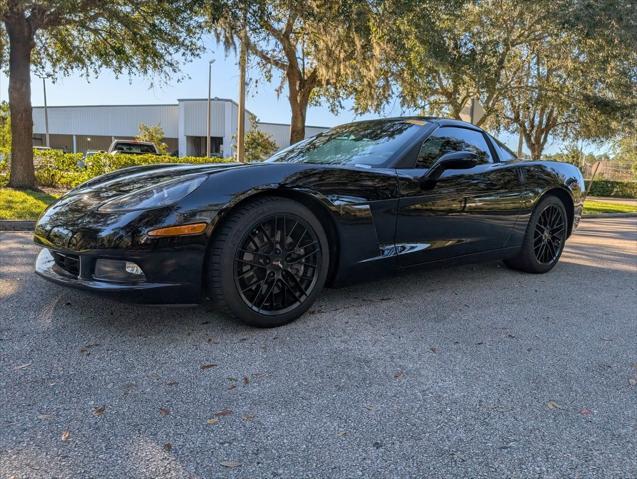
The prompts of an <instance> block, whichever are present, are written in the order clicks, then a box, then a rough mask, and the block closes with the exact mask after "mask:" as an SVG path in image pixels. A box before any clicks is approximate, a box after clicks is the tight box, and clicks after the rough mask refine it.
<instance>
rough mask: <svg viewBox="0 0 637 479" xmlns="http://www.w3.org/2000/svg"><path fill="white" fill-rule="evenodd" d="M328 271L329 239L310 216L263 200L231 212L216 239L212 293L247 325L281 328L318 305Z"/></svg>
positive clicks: (282, 201)
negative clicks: (315, 303) (317, 301)
mask: <svg viewBox="0 0 637 479" xmlns="http://www.w3.org/2000/svg"><path fill="white" fill-rule="evenodd" d="M328 265H329V248H328V241H327V236H326V234H325V231H324V229H323V227H322V226H321V223H320V222H319V221H318V220H317V219H316V217H315V216H314V215H313V214H312V212H311V211H310V210H309V209H307V208H306V207H305V206H303V205H302V204H300V203H298V202H296V201H292V200H289V199H286V198H277V197H267V198H261V199H257V200H254V201H251V202H250V203H248V204H246V205H244V206H242V207H240V208H239V209H238V210H237V211H234V212H232V213H231V216H230V217H229V218H228V219H227V220H226V221H224V223H223V224H222V225H221V228H220V230H219V231H218V232H217V233H216V234H215V237H214V239H213V243H212V245H211V251H210V255H209V263H208V291H209V294H210V296H211V298H212V299H213V301H214V302H215V303H217V304H219V305H221V306H222V307H223V308H224V309H225V310H226V311H227V312H229V313H230V314H231V315H233V316H235V317H237V318H239V319H240V320H241V321H243V322H245V323H247V324H249V325H252V326H257V327H274V326H281V325H283V324H286V323H289V322H290V321H293V320H294V319H296V318H298V317H299V316H301V315H302V314H303V313H304V312H305V311H307V309H308V308H309V307H310V306H311V304H312V303H313V302H314V301H315V299H316V297H317V296H318V294H319V293H320V291H321V289H322V288H323V285H324V284H325V279H326V277H327V270H328Z"/></svg>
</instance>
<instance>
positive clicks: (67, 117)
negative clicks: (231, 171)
mask: <svg viewBox="0 0 637 479" xmlns="http://www.w3.org/2000/svg"><path fill="white" fill-rule="evenodd" d="M207 109H208V101H207V99H182V100H177V104H166V105H96V106H49V107H48V108H47V110H48V117H49V138H50V141H49V142H50V146H51V147H52V148H57V149H62V150H64V151H68V152H85V151H86V150H106V149H108V147H109V145H110V144H111V142H112V141H113V140H114V139H116V138H118V139H132V138H134V137H135V136H136V135H137V133H138V132H139V125H140V124H141V123H143V124H145V125H149V126H151V125H159V126H161V128H162V129H163V130H164V134H165V136H166V138H165V140H164V141H165V142H166V144H167V145H168V150H169V151H170V152H171V153H172V152H177V153H178V154H179V156H204V155H205V154H206V129H207V122H206V113H207ZM237 115H238V105H237V103H236V102H234V101H232V100H228V99H224V98H213V99H212V101H211V112H210V120H211V124H210V136H211V145H212V152H213V154H215V155H221V156H231V155H232V154H233V151H232V148H233V145H234V142H235V135H236V131H237ZM246 116H247V117H248V118H247V120H246V130H247V131H248V130H249V129H250V127H251V123H252V122H251V121H250V119H251V118H255V117H254V115H253V114H252V113H251V112H249V111H247V110H246ZM257 126H258V128H259V130H261V131H263V132H265V133H268V134H270V135H271V136H272V137H273V138H274V141H275V142H276V143H277V145H278V146H279V148H283V147H285V146H288V145H289V138H290V125H286V124H281V123H265V122H259V123H257ZM326 129H327V128H322V127H315V126H308V127H306V128H305V134H306V136H313V135H316V134H317V133H320V132H322V131H325V130H326ZM45 133H46V127H45V118H44V107H33V144H34V145H35V146H39V145H44V144H45V142H46V141H45Z"/></svg>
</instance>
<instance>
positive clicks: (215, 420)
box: [206, 417, 219, 426]
mask: <svg viewBox="0 0 637 479" xmlns="http://www.w3.org/2000/svg"><path fill="white" fill-rule="evenodd" d="M206 422H207V423H208V424H210V425H211V426H212V425H213V424H219V419H217V418H215V417H213V418H210V419H208V421H206Z"/></svg>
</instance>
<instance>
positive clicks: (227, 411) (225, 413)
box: [215, 409, 232, 417]
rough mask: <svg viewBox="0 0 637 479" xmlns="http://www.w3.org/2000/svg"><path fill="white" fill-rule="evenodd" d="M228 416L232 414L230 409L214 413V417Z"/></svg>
mask: <svg viewBox="0 0 637 479" xmlns="http://www.w3.org/2000/svg"><path fill="white" fill-rule="evenodd" d="M230 414H232V409H222V410H221V411H219V412H216V413H215V416H217V417H223V416H230Z"/></svg>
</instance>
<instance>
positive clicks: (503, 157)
mask: <svg viewBox="0 0 637 479" xmlns="http://www.w3.org/2000/svg"><path fill="white" fill-rule="evenodd" d="M491 139H492V140H493V142H494V143H495V149H496V150H497V151H498V156H499V157H500V161H511V160H517V156H516V155H515V153H513V152H512V151H511V150H509V148H507V146H506V145H505V144H504V143H502V142H500V141H498V140H496V139H495V138H493V137H491Z"/></svg>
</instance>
